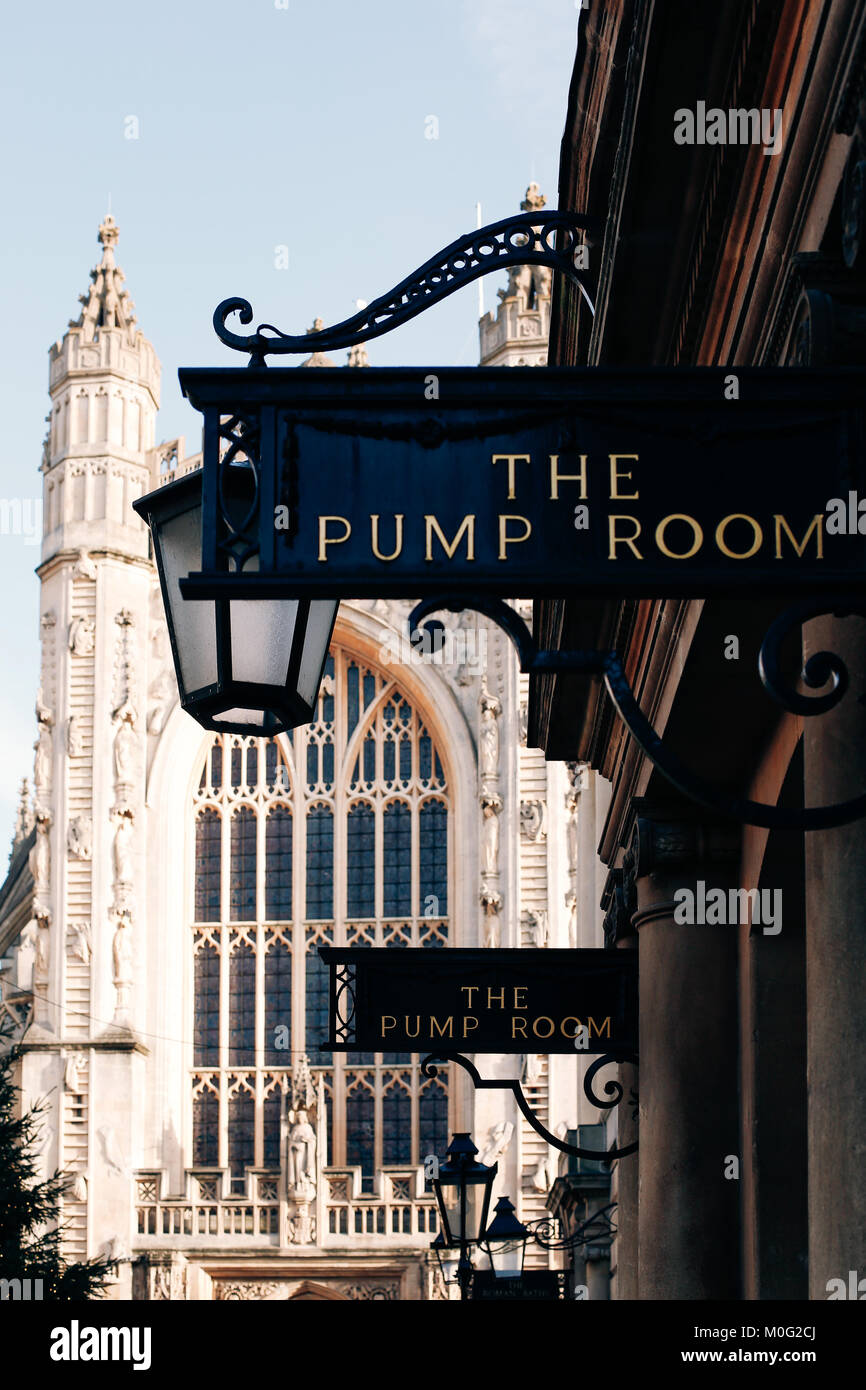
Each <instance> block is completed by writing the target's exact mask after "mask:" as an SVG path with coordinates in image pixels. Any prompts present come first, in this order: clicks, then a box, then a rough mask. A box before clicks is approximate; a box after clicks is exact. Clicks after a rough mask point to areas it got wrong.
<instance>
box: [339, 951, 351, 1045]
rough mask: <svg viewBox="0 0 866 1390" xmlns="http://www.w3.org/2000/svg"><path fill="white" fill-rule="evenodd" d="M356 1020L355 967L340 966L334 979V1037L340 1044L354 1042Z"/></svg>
mask: <svg viewBox="0 0 866 1390" xmlns="http://www.w3.org/2000/svg"><path fill="white" fill-rule="evenodd" d="M354 1019H355V967H354V966H353V965H340V966H338V968H337V971H336V974H335V978H334V1036H335V1038H336V1039H337V1041H338V1042H341V1043H346V1042H351V1041H352V1036H353V1035H352V1024H353V1022H354Z"/></svg>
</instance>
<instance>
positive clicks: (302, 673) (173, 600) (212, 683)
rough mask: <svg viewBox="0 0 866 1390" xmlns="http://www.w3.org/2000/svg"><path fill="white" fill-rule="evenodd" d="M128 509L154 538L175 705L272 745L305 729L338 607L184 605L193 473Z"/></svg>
mask: <svg viewBox="0 0 866 1390" xmlns="http://www.w3.org/2000/svg"><path fill="white" fill-rule="evenodd" d="M133 506H134V507H135V510H136V512H138V515H139V516H140V517H142V518H143V519H144V520H145V521H146V522H147V525H148V526H149V527H150V531H151V536H152V537H153V549H154V555H155V557H156V566H157V570H158V571H159V582H160V586H161V588H162V601H163V605H164V607H165V615H166V619H167V621H168V632H169V637H170V639H171V650H172V655H173V657H174V669H175V674H176V676H177V684H178V688H179V691H180V702H181V705H182V707H183V708H184V709H185V710H186V711H187V713H188V714H191V715H192V717H193V718H194V719H196V720H197V721H198V723H199V724H201V725H202V726H203V727H204V728H205V729H215V730H217V731H218V732H231V733H238V734H249V735H254V736H256V735H257V736H260V737H265V738H270V737H272V736H273V735H274V734H279V733H282V732H283V731H284V730H286V729H293V728H295V727H296V726H297V725H298V724H309V723H310V721H311V720H312V719H313V718H314V711H315V705H316V700H317V698H318V693H319V685H320V683H321V679H322V671H323V670H324V666H325V660H326V658H327V655H328V647H329V645H330V641H331V633H332V632H333V630H334V621H335V619H336V616H337V605H338V601H337V600H336V599H318V600H310V599H298V598H280V599H240V598H226V599H184V598H183V597H182V595H181V592H180V587H179V585H180V580H181V579H185V578H186V577H187V575H188V574H190V573H191V572H192V571H194V570H198V569H200V568H201V563H202V475H201V473H200V472H198V471H197V472H193V473H188V474H186V476H185V477H183V478H178V479H177V481H176V482H173V483H168V484H167V485H166V486H165V487H161V488H158V489H157V491H155V492H150V493H148V494H147V496H146V497H140V498H139V499H138V500H137V501H136V502H134V503H133ZM255 568H256V566H255V564H251V565H250V566H248V570H251V571H253V572H254V571H255Z"/></svg>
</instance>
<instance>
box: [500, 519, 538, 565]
mask: <svg viewBox="0 0 866 1390" xmlns="http://www.w3.org/2000/svg"><path fill="white" fill-rule="evenodd" d="M509 521H522V522H523V525H524V526H525V527H526V530H525V531H524V532H523V535H522V536H509V534H508V523H509ZM531 535H532V526H531V524H530V522H529V521H527V519H526V517H525V516H500V518H499V558H500V560H506V559H507V558H508V557H507V555H506V553H505V547H506V546H507V545H516V544H517V543H518V542H519V541H525V540H528V539H529V537H530V536H531Z"/></svg>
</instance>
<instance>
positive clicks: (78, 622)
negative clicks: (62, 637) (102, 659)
mask: <svg viewBox="0 0 866 1390" xmlns="http://www.w3.org/2000/svg"><path fill="white" fill-rule="evenodd" d="M95 645H96V622H95V620H94V619H93V618H73V619H72V622H71V623H70V624H69V650H70V651H71V652H73V653H74V655H75V656H93V649H94V647H95Z"/></svg>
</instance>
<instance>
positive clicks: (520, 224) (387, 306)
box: [213, 211, 600, 367]
mask: <svg viewBox="0 0 866 1390" xmlns="http://www.w3.org/2000/svg"><path fill="white" fill-rule="evenodd" d="M599 231H600V227H599V224H598V223H597V222H596V221H595V220H594V219H593V218H590V217H584V216H582V215H580V214H578V213H572V212H556V211H551V212H547V213H543V214H542V213H541V212H526V213H517V214H515V215H514V216H513V217H506V218H504V219H503V220H502V221H501V222H491V223H490V224H489V225H488V226H486V227H480V228H479V229H478V230H477V231H475V232H471V233H468V234H466V235H465V236H461V237H458V238H457V240H456V241H452V243H451V245H450V246H446V247H445V249H444V250H442V251H440V252H439V253H438V255H435V256H431V258H430V260H429V261H425V263H424V265H422V266H419V267H418V269H417V270H413V271H412V274H411V275H407V276H406V279H405V280H401V281H400V284H399V285H395V286H394V288H393V289H392V290H389V291H388V293H387V294H383V295H380V296H379V298H378V299H374V300H373V302H372V303H371V304H368V305H367V306H366V308H364V309H361V310H359V311H358V313H357V314H353V315H352V317H351V318H348V319H344V320H343V322H342V323H336V324H333V325H332V326H331V327H330V328H323V329H321V331H320V332H318V333H316V332H313V333H301V334H298V335H293V334H290V333H283V332H282V331H281V330H280V329H279V328H275V327H274V325H273V324H272V323H260V324H259V326H258V328H257V329H256V331H255V333H250V334H248V335H247V336H246V337H244V336H242V335H241V334H239V333H232V332H231V330H230V329H228V328H226V319H228V318H230V317H231V315H232V314H235V313H236V314H238V316H239V317H240V321H241V323H252V321H253V308H252V305H251V304H250V302H249V300H247V299H240V298H238V297H237V296H234V297H232V298H231V299H224V300H223V301H222V303H221V304H218V305H217V307H216V309H215V311H214V316H213V326H214V331H215V332H216V335H217V337H218V338H219V340H220V342H221V343H225V345H226V347H230V348H233V349H234V350H235V351H236V352H248V353H249V354H250V363H249V365H250V366H251V367H264V366H265V365H266V363H265V357H266V356H268V355H271V354H277V353H279V354H283V353H293V352H322V351H327V350H328V349H329V348H342V347H353V346H354V345H355V344H356V343H366V342H369V340H370V339H371V338H378V337H380V336H381V334H383V333H390V331H391V329H392V328H398V327H399V326H400V325H401V324H403V323H408V321H409V319H413V318H415V316H416V314H420V313H422V312H423V311H424V310H425V309H429V307H430V305H431V304H437V303H438V302H439V301H440V300H442V299H445V298H447V296H448V295H449V294H453V293H454V291H455V290H459V289H462V288H463V286H464V285H468V284H470V282H471V281H472V280H477V279H478V278H479V277H480V276H482V275H489V274H490V273H491V271H495V270H502V269H503V268H505V267H506V266H511V265H544V266H549V267H550V268H551V269H552V270H558V271H559V272H560V274H562V275H565V276H566V277H567V278H568V279H569V280H571V281H572V282H573V283H574V284H575V285H577V287H578V289H579V290H580V292H581V294H582V295H583V297H584V299H585V300H586V302H587V304H588V305H589V308H590V311H591V312H593V313H594V312H595V310H594V308H593V303H592V300H591V298H590V295H589V286H588V281H587V279H585V277H584V276H582V275H581V273H580V270H579V269H578V268H577V266H576V265H575V260H576V259H577V253H578V251H579V250H580V249H581V246H582V245H583V244H584V243H585V240H586V238H587V237H588V236H589V237H594V236H595V235H596V234H597V233H598V232H599Z"/></svg>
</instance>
